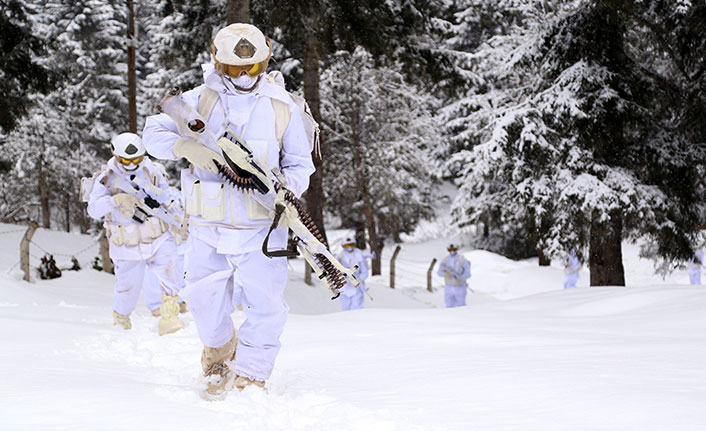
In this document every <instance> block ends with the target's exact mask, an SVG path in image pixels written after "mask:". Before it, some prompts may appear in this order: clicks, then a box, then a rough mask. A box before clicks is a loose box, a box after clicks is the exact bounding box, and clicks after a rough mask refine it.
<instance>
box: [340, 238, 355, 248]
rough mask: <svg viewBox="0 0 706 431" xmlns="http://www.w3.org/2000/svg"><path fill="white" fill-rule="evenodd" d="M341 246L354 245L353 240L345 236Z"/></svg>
mask: <svg viewBox="0 0 706 431" xmlns="http://www.w3.org/2000/svg"><path fill="white" fill-rule="evenodd" d="M342 245H343V247H344V248H345V247H355V240H354V239H353V238H351V237H349V236H347V237H346V239H344V240H343V244H342Z"/></svg>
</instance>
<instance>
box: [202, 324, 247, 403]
mask: <svg viewBox="0 0 706 431" xmlns="http://www.w3.org/2000/svg"><path fill="white" fill-rule="evenodd" d="M237 347H238V335H237V332H233V336H232V337H231V338H230V340H229V341H228V342H227V343H226V344H224V345H222V346H221V347H205V346H204V348H203V353H202V354H201V367H202V368H203V375H204V381H205V382H206V388H205V390H204V392H203V394H202V396H203V398H205V399H207V400H217V399H221V398H223V397H225V395H226V393H227V392H228V391H229V390H231V389H232V388H233V379H234V378H235V374H234V373H233V371H232V370H231V369H230V367H229V364H228V362H231V361H233V360H234V359H235V349H236V348H237Z"/></svg>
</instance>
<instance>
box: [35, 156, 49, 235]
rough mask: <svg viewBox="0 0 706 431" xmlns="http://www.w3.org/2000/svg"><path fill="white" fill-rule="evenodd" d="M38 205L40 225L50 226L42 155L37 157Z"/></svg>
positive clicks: (47, 192)
mask: <svg viewBox="0 0 706 431" xmlns="http://www.w3.org/2000/svg"><path fill="white" fill-rule="evenodd" d="M38 165H39V169H38V170H39V206H40V208H41V210H42V227H43V228H45V229H49V228H50V227H51V212H50V209H49V190H47V178H46V173H45V170H44V157H42V156H40V157H39V164H38Z"/></svg>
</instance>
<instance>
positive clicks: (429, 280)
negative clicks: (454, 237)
mask: <svg viewBox="0 0 706 431" xmlns="http://www.w3.org/2000/svg"><path fill="white" fill-rule="evenodd" d="M434 265H436V258H434V259H432V260H431V265H429V269H428V270H427V290H428V291H429V292H432V290H431V271H432V270H433V269H434Z"/></svg>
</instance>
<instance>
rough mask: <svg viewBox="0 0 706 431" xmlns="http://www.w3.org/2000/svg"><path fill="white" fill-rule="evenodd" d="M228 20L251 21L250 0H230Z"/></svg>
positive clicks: (234, 21) (229, 21) (227, 6)
mask: <svg viewBox="0 0 706 431" xmlns="http://www.w3.org/2000/svg"><path fill="white" fill-rule="evenodd" d="M226 22H227V23H228V24H233V23H236V22H244V23H246V24H249V23H250V0H228V2H227V3H226Z"/></svg>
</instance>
